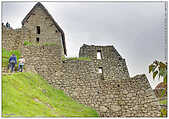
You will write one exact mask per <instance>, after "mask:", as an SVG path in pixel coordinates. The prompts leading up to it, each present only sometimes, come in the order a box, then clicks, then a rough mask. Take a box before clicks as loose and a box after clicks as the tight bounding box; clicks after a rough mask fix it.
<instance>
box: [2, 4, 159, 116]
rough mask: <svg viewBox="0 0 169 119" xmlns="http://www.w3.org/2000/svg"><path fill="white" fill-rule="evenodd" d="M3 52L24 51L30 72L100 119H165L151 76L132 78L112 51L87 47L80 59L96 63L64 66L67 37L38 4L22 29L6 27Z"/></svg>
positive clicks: (66, 63)
mask: <svg viewBox="0 0 169 119" xmlns="http://www.w3.org/2000/svg"><path fill="white" fill-rule="evenodd" d="M2 47H3V48H5V49H7V50H15V49H18V50H20V51H21V52H22V55H24V57H25V59H26V64H25V68H26V69H25V70H26V71H31V72H35V73H38V74H40V75H41V76H42V77H44V79H45V80H47V81H48V83H49V84H51V85H52V86H53V87H55V88H57V89H62V90H64V92H65V93H66V94H67V95H69V96H71V97H72V98H73V99H74V100H76V101H78V102H79V103H82V104H85V105H87V106H89V107H92V108H94V109H95V110H96V111H97V112H98V114H99V115H100V116H101V117H159V116H160V105H159V103H158V101H157V99H156V96H155V95H154V92H153V91H152V88H151V86H150V84H149V82H148V80H147V78H146V76H145V75H144V74H143V75H137V76H135V77H133V78H131V77H130V76H129V73H128V69H127V66H126V62H125V59H124V58H122V57H121V56H120V54H119V53H118V52H117V50H116V49H115V48H114V47H113V46H93V45H85V44H84V45H83V46H82V47H81V48H80V52H79V57H88V58H90V59H91V60H86V61H85V60H83V61H81V60H71V59H66V60H62V57H63V56H64V55H66V44H65V36H64V32H63V30H62V29H61V28H60V27H59V25H58V24H57V23H56V22H55V21H54V19H53V18H52V16H51V15H50V14H49V12H48V11H47V10H46V9H45V7H44V6H43V5H42V4H41V3H39V2H38V3H37V4H36V5H35V6H34V7H33V8H32V10H31V11H30V12H29V13H28V14H27V15H26V17H25V18H24V19H23V21H22V28H20V29H10V28H6V27H5V26H3V27H2Z"/></svg>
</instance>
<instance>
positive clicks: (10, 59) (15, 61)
mask: <svg viewBox="0 0 169 119" xmlns="http://www.w3.org/2000/svg"><path fill="white" fill-rule="evenodd" d="M9 64H10V67H11V72H13V71H14V68H15V64H17V58H16V56H15V54H12V56H11V57H10V58H9Z"/></svg>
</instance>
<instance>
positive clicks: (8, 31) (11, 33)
mask: <svg viewBox="0 0 169 119" xmlns="http://www.w3.org/2000/svg"><path fill="white" fill-rule="evenodd" d="M22 45H23V41H22V29H12V28H7V27H5V26H4V25H3V26H2V48H5V49H7V50H21V47H22Z"/></svg>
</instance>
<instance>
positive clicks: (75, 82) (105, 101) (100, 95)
mask: <svg viewBox="0 0 169 119" xmlns="http://www.w3.org/2000/svg"><path fill="white" fill-rule="evenodd" d="M62 68H63V73H62V75H61V77H62V78H61V79H59V80H58V79H56V81H55V82H53V83H52V82H50V84H52V85H53V86H54V87H55V88H58V89H62V90H64V92H65V93H66V94H67V95H69V96H71V97H72V98H73V99H74V100H77V101H78V102H79V103H81V104H85V105H87V106H89V107H92V108H94V109H95V110H96V111H97V112H98V114H99V115H100V116H101V117H159V116H160V106H159V104H158V101H157V100H156V97H155V95H154V93H153V91H152V89H151V87H150V84H149V82H148V80H147V78H146V76H145V75H138V76H136V77H134V78H131V79H126V80H120V79H119V80H102V79H100V78H99V77H98V74H97V73H96V70H95V68H94V65H93V63H92V62H89V61H66V62H65V63H63V67H62Z"/></svg>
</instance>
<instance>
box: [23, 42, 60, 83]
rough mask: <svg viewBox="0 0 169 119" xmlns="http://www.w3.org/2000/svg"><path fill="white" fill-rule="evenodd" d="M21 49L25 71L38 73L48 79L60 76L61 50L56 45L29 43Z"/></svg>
mask: <svg viewBox="0 0 169 119" xmlns="http://www.w3.org/2000/svg"><path fill="white" fill-rule="evenodd" d="M23 49H24V50H23V52H24V54H23V56H24V57H25V60H26V61H25V62H26V63H25V69H26V71H31V72H35V73H38V74H40V75H41V76H43V77H44V78H45V79H46V80H49V81H50V80H52V79H54V78H56V77H60V75H61V66H62V64H61V63H62V61H61V56H62V53H61V52H62V51H61V49H60V48H58V47H57V45H51V46H45V45H31V46H24V48H23ZM53 76H55V77H53Z"/></svg>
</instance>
